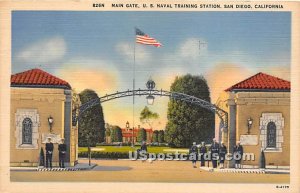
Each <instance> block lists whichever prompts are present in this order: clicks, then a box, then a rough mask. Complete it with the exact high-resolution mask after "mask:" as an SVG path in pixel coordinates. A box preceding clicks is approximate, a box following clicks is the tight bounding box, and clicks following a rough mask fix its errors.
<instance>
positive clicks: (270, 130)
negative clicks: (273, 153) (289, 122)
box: [267, 121, 276, 148]
mask: <svg viewBox="0 0 300 193" xmlns="http://www.w3.org/2000/svg"><path fill="white" fill-rule="evenodd" d="M267 147H271V148H272V147H273V148H276V124H275V123H274V122H272V121H271V122H269V123H268V125H267Z"/></svg>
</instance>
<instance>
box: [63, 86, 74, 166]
mask: <svg viewBox="0 0 300 193" xmlns="http://www.w3.org/2000/svg"><path fill="white" fill-rule="evenodd" d="M65 95H66V101H65V116H64V117H65V120H64V122H65V128H64V138H65V144H66V145H67V152H66V160H65V161H66V163H68V162H70V150H71V141H70V140H71V122H72V120H71V117H72V114H71V113H72V106H71V105H72V91H71V90H65Z"/></svg>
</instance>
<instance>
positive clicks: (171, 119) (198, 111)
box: [165, 74, 214, 147]
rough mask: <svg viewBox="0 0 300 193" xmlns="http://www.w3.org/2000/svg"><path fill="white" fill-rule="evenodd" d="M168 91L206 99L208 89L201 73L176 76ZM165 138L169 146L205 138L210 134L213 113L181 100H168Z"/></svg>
mask: <svg viewBox="0 0 300 193" xmlns="http://www.w3.org/2000/svg"><path fill="white" fill-rule="evenodd" d="M170 90H171V91H173V92H180V93H185V94H188V95H191V96H195V97H197V98H200V99H203V100H205V101H207V102H210V92H209V88H208V85H207V82H206V80H205V78H204V77H203V76H192V75H190V74H187V75H185V76H181V77H176V79H175V81H174V82H173V83H172V85H171V89H170ZM167 118H168V122H167V125H166V130H165V135H166V136H165V139H166V141H167V142H168V143H169V144H170V145H171V146H176V147H189V146H190V145H191V144H192V143H193V142H197V143H200V142H201V141H207V140H208V139H210V138H212V137H213V135H214V113H212V112H210V111H209V110H207V109H205V108H202V107H200V106H197V105H195V104H191V103H187V102H184V101H179V100H174V99H170V101H169V103H168V113H167Z"/></svg>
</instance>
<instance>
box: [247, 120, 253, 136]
mask: <svg viewBox="0 0 300 193" xmlns="http://www.w3.org/2000/svg"><path fill="white" fill-rule="evenodd" d="M252 124H253V120H252V118H251V117H250V118H248V120H247V126H248V132H247V133H248V135H249V134H250V129H251V127H252Z"/></svg>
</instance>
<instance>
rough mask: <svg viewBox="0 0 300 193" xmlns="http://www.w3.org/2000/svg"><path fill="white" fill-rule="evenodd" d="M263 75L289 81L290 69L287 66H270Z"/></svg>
mask: <svg viewBox="0 0 300 193" xmlns="http://www.w3.org/2000/svg"><path fill="white" fill-rule="evenodd" d="M264 71H265V73H267V74H270V75H273V76H277V77H278V78H282V79H284V80H290V79H291V69H290V67H289V66H287V65H286V66H271V67H268V68H266V69H265V70H264Z"/></svg>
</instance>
